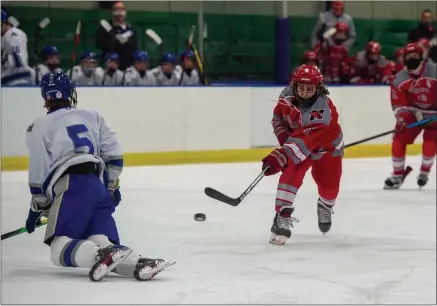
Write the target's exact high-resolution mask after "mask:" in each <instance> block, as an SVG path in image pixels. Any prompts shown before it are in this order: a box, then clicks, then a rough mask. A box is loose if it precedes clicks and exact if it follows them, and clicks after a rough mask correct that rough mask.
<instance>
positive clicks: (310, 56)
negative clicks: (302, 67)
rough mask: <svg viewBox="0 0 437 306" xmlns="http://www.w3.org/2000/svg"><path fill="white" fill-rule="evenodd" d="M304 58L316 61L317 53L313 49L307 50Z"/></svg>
mask: <svg viewBox="0 0 437 306" xmlns="http://www.w3.org/2000/svg"><path fill="white" fill-rule="evenodd" d="M303 58H304V59H305V60H307V61H315V60H316V59H317V54H316V52H314V51H312V50H307V51H305V52H304V54H303Z"/></svg>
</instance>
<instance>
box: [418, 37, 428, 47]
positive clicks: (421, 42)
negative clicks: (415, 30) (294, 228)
mask: <svg viewBox="0 0 437 306" xmlns="http://www.w3.org/2000/svg"><path fill="white" fill-rule="evenodd" d="M417 44H418V45H419V46H421V47H422V48H423V49H425V50H428V49H429V48H431V44H430V43H429V40H428V39H426V38H421V39H419V41H418V42H417Z"/></svg>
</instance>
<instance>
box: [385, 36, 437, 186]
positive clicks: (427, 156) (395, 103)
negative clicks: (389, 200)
mask: <svg viewBox="0 0 437 306" xmlns="http://www.w3.org/2000/svg"><path fill="white" fill-rule="evenodd" d="M403 57H404V64H405V67H406V69H403V70H401V71H400V72H398V73H397V74H396V77H395V80H394V81H393V82H392V83H391V85H390V87H391V104H392V107H393V110H394V115H395V118H396V132H395V134H394V136H393V142H392V160H393V173H392V176H390V177H389V178H387V179H386V180H385V186H384V188H385V189H399V188H400V187H401V185H402V183H403V182H404V179H405V175H406V172H405V155H406V150H407V145H409V144H412V143H413V142H414V140H415V139H416V137H417V136H418V135H419V134H420V132H422V131H423V144H422V165H421V167H420V174H419V176H418V178H417V184H418V185H419V187H423V186H425V185H426V183H427V182H428V175H429V172H430V171H431V168H432V165H433V163H434V159H435V154H436V150H437V123H436V122H434V123H430V124H428V125H425V126H417V127H414V128H406V126H407V125H409V124H411V123H414V122H416V121H420V120H422V119H427V118H430V117H434V116H436V115H437V80H436V75H437V67H436V64H435V63H434V62H432V61H426V58H425V56H424V50H423V48H422V47H421V46H420V45H418V44H408V45H407V46H406V47H405V48H404V51H403Z"/></svg>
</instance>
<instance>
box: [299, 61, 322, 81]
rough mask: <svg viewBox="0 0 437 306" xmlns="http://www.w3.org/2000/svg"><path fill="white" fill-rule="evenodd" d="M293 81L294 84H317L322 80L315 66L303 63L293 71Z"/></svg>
mask: <svg viewBox="0 0 437 306" xmlns="http://www.w3.org/2000/svg"><path fill="white" fill-rule="evenodd" d="M293 81H294V83H296V84H311V85H319V84H321V83H322V82H323V76H322V74H321V73H320V69H319V68H318V67H317V66H311V65H306V64H303V65H302V66H300V67H299V68H297V69H296V70H295V71H294V73H293Z"/></svg>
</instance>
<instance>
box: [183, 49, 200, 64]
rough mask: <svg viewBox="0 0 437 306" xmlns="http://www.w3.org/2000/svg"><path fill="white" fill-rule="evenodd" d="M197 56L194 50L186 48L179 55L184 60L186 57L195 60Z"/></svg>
mask: <svg viewBox="0 0 437 306" xmlns="http://www.w3.org/2000/svg"><path fill="white" fill-rule="evenodd" d="M195 58H196V55H195V54H194V52H193V50H186V51H184V52H181V54H180V55H179V60H180V61H181V62H183V61H184V60H186V59H190V60H194V59H195Z"/></svg>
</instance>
